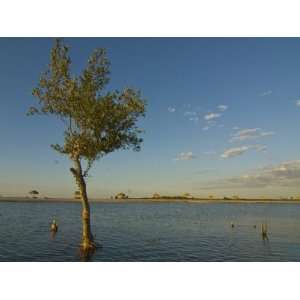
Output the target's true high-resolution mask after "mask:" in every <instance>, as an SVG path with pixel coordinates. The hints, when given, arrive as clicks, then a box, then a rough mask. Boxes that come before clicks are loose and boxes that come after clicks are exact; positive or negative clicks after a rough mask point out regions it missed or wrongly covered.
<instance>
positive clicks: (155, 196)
mask: <svg viewBox="0 0 300 300" xmlns="http://www.w3.org/2000/svg"><path fill="white" fill-rule="evenodd" d="M152 198H154V199H159V198H160V194H159V193H154V194H153V196H152Z"/></svg>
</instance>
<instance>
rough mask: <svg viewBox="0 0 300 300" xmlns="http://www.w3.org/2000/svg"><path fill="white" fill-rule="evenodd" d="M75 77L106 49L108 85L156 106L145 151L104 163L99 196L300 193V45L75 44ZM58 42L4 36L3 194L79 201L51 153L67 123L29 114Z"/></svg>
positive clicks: (65, 166)
mask: <svg viewBox="0 0 300 300" xmlns="http://www.w3.org/2000/svg"><path fill="white" fill-rule="evenodd" d="M65 41H66V43H67V44H68V45H69V46H70V47H71V57H72V60H73V71H74V72H80V70H81V69H82V68H83V67H84V66H85V63H86V61H87V58H88V56H89V54H90V53H91V51H92V50H93V49H94V48H97V47H104V48H107V51H108V56H109V59H110V60H111V64H112V66H111V82H110V84H109V88H112V89H114V88H118V89H121V88H123V87H126V86H130V87H131V86H132V87H135V88H138V89H140V90H141V91H142V95H143V96H144V98H145V99H146V100H147V103H148V106H147V114H146V117H145V118H144V119H143V120H141V122H140V123H139V124H140V126H141V127H142V128H144V129H145V134H144V143H143V145H142V150H141V151H140V152H138V153H137V152H132V151H118V152H115V153H112V154H109V155H108V156H106V157H105V158H103V159H102V160H100V161H98V162H97V163H96V164H95V166H94V167H93V169H92V171H91V178H89V179H88V188H89V194H90V196H91V197H107V196H111V195H113V194H115V193H117V192H121V191H123V192H125V193H129V194H130V195H136V196H140V195H152V194H153V193H154V192H159V193H161V194H168V195H170V194H182V193H185V192H190V193H191V194H193V195H195V196H207V195H211V194H212V195H216V196H225V195H229V196H230V195H235V194H239V195H243V196H262V195H265V196H276V197H279V196H287V195H289V196H295V195H300V155H299V150H300V139H299V122H300V121H299V118H300V103H299V102H297V101H298V100H299V99H300V39H297V38H293V39H292V38H291V39H289V38H282V39H280V38H267V39H265V38H247V39H241V38H236V39H234V38H194V39H189V38H174V39H170V38H157V39H154V38H145V39H142V38H112V39H110V38H97V39H96V38H90V39H89V38H67V39H65ZM52 45H53V39H50V38H47V39H46V38H45V39H37V38H34V39H23V38H22V39H21V38H16V39H6V38H0V66H1V68H0V79H1V80H0V87H1V88H0V101H1V110H0V135H1V148H0V153H1V155H0V166H1V171H0V194H2V195H20V196H22V195H26V194H27V193H28V191H29V190H31V189H33V188H34V189H38V190H39V191H40V192H41V194H42V195H45V196H64V197H68V196H72V194H73V191H74V190H75V189H76V187H75V184H74V182H73V178H72V176H71V174H70V172H69V167H70V161H68V159H67V158H66V157H63V156H60V155H59V154H57V153H56V152H54V151H53V150H52V149H51V148H50V146H49V145H50V144H51V143H56V142H60V141H62V124H61V123H60V121H59V120H56V119H53V118H50V117H45V116H41V117H37V116H36V117H27V116H26V111H27V109H28V107H30V106H31V105H34V104H35V103H36V99H34V98H33V97H32V96H31V91H32V88H33V87H35V85H36V83H37V81H38V79H39V76H40V73H41V72H42V71H43V70H44V69H45V66H46V65H47V64H48V62H49V52H50V49H51V47H52Z"/></svg>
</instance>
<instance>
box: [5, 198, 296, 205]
mask: <svg viewBox="0 0 300 300" xmlns="http://www.w3.org/2000/svg"><path fill="white" fill-rule="evenodd" d="M1 202H22V203H58V202H61V203H81V200H78V199H72V198H47V199H44V198H37V199H33V198H27V197H0V203H1ZM90 202H91V203H118V204H120V203H187V204H189V203H199V204H202V203H293V204H300V199H299V200H297V199H295V200H290V199H286V200H285V199H223V198H215V199H205V198H193V199H179V198H168V199H165V198H127V199H107V198H106V199H93V198H91V199H90Z"/></svg>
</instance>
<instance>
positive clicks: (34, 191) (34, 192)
mask: <svg viewBox="0 0 300 300" xmlns="http://www.w3.org/2000/svg"><path fill="white" fill-rule="evenodd" d="M29 195H31V196H32V198H34V199H36V198H37V195H39V192H38V191H37V190H32V191H30V192H29Z"/></svg>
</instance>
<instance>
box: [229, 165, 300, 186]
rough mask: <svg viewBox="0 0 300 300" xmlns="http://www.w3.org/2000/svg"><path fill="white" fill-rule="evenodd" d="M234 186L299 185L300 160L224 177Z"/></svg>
mask: <svg viewBox="0 0 300 300" xmlns="http://www.w3.org/2000/svg"><path fill="white" fill-rule="evenodd" d="M226 182H227V183H229V184H231V185H232V186H236V187H247V188H249V187H256V188H257V187H261V188H263V187H267V186H299V185H300V160H294V161H286V162H282V163H280V164H278V165H275V166H270V167H266V168H263V169H257V170H255V171H254V172H252V174H245V175H242V176H240V177H233V178H229V179H226Z"/></svg>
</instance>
